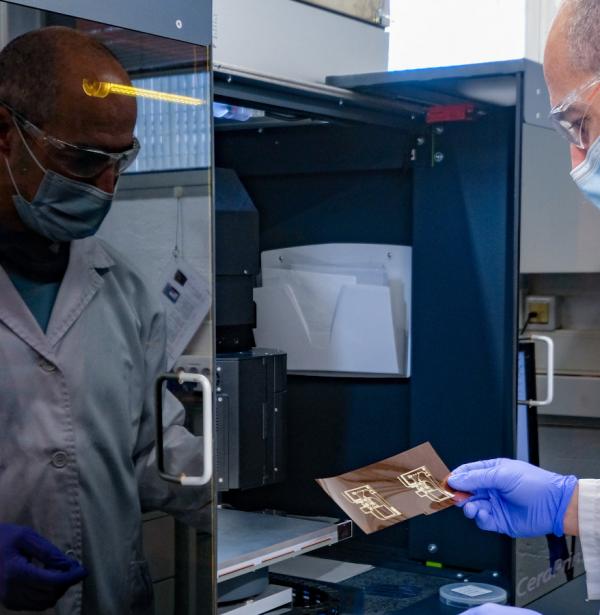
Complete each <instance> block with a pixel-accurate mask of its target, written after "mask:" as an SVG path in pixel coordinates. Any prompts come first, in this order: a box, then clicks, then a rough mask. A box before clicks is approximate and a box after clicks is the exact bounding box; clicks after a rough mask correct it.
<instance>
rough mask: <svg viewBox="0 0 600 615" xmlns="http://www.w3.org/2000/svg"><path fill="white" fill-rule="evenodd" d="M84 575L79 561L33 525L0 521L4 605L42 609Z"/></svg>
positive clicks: (0, 587) (0, 584)
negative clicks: (34, 529)
mask: <svg viewBox="0 0 600 615" xmlns="http://www.w3.org/2000/svg"><path fill="white" fill-rule="evenodd" d="M32 560H36V561H37V562H39V564H36V563H34V562H32ZM86 576H87V571H86V570H85V568H83V567H82V566H81V565H80V564H79V562H77V561H76V560H74V559H71V558H70V557H67V556H66V555H65V554H64V553H62V551H60V550H59V549H57V548H56V547H55V546H54V545H53V544H52V543H50V542H48V541H47V540H46V539H45V538H42V537H41V536H40V535H39V534H36V533H35V532H34V531H33V530H32V529H30V528H27V527H21V526H19V525H10V524H6V523H0V603H2V604H3V605H4V606H5V607H6V608H8V609H13V610H30V611H43V610H45V609H48V608H50V607H53V606H54V605H55V604H56V603H57V602H58V600H59V599H60V598H61V597H62V596H63V594H64V593H65V592H66V591H67V589H69V587H71V585H75V584H76V583H79V582H80V581H81V580H82V579H83V578H84V577H86Z"/></svg>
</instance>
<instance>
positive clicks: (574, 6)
mask: <svg viewBox="0 0 600 615" xmlns="http://www.w3.org/2000/svg"><path fill="white" fill-rule="evenodd" d="M544 72H545V77H546V82H547V84H548V90H549V93H550V99H551V104H552V111H551V118H552V120H553V122H554V125H555V127H556V129H557V130H558V131H559V132H560V133H561V134H562V135H563V136H564V137H565V138H566V139H567V140H568V142H569V144H570V148H571V159H572V167H573V169H572V172H571V176H572V178H573V180H574V181H575V183H576V184H577V185H578V187H579V188H580V189H581V191H582V192H583V194H584V195H585V196H586V198H587V199H588V200H589V201H590V202H591V203H593V204H594V205H596V207H598V208H600V2H598V0H566V1H565V2H564V3H563V5H562V6H561V9H560V10H559V13H558V15H557V17H556V19H555V22H554V24H553V27H552V30H551V32H550V35H549V38H548V43H547V45H546V53H545V58H544ZM571 206H573V205H571ZM599 215H600V214H599ZM599 240H600V238H599ZM449 484H450V485H451V486H452V487H453V488H455V489H458V490H461V491H469V492H471V493H473V494H474V497H473V498H471V499H470V500H468V501H467V502H466V503H463V504H461V505H462V506H463V510H464V512H465V515H466V516H467V517H469V518H470V519H474V520H475V522H476V523H477V525H478V526H479V527H480V528H481V529H483V530H488V531H495V532H501V533H504V534H508V535H509V536H513V537H530V536H542V535H546V534H555V535H557V536H562V535H563V534H568V535H572V536H577V535H578V536H579V537H580V539H581V547H582V551H583V559H584V564H585V569H586V573H587V591H588V597H589V599H591V600H600V480H577V478H576V477H574V476H561V475H558V474H553V473H551V472H546V471H545V470H542V469H540V468H536V467H533V466H531V465H529V464H526V463H523V462H520V461H513V460H508V459H492V460H488V461H478V462H475V463H470V464H465V465H463V466H461V467H459V468H457V469H456V470H455V471H454V472H453V473H452V476H451V477H450V479H449ZM582 600H583V596H582ZM577 612H578V610H577V605H571V609H570V610H569V615H570V613H577ZM467 613H468V614H469V615H502V614H504V613H506V615H517V614H519V613H521V614H523V615H524V614H526V613H528V614H532V613H533V611H530V610H526V609H513V608H510V607H502V606H498V605H484V606H481V607H478V608H475V609H471V610H470V611H467ZM565 615H566V614H565Z"/></svg>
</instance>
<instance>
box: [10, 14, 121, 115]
mask: <svg viewBox="0 0 600 615" xmlns="http://www.w3.org/2000/svg"><path fill="white" fill-rule="evenodd" d="M69 46H72V51H73V52H75V50H76V49H77V50H81V49H82V48H86V49H87V50H88V51H91V52H92V53H93V52H96V53H100V54H101V55H104V56H108V57H111V58H112V59H113V60H116V58H115V56H114V54H113V53H112V52H111V51H110V50H109V49H108V48H107V47H106V46H105V45H104V44H102V43H101V42H100V41H98V40H96V39H94V38H92V37H91V36H89V35H87V34H83V33H81V32H78V31H77V30H74V29H72V28H66V27H62V26H52V27H48V28H40V29H39V30H32V31H31V32H27V33H25V34H23V35H21V36H19V37H17V38H15V39H13V40H12V41H11V42H10V43H8V45H6V47H4V49H2V51H0V101H2V102H5V103H6V104H7V105H9V106H10V107H12V108H13V109H14V110H15V111H17V112H18V113H20V114H21V115H23V116H25V117H26V118H27V119H28V120H29V121H31V122H33V123H34V124H37V125H38V126H43V125H44V124H46V123H47V122H48V121H49V120H50V119H51V118H52V116H53V114H54V112H55V104H56V100H57V98H58V94H59V91H60V83H61V71H62V69H63V68H64V64H65V61H66V60H67V56H66V52H67V50H68V48H69Z"/></svg>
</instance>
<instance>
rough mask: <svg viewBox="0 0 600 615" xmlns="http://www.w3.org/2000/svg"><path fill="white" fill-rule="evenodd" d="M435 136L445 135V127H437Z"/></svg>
mask: <svg viewBox="0 0 600 615" xmlns="http://www.w3.org/2000/svg"><path fill="white" fill-rule="evenodd" d="M435 134H436V135H443V134H444V127H443V126H436V127H435Z"/></svg>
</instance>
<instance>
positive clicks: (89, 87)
mask: <svg viewBox="0 0 600 615" xmlns="http://www.w3.org/2000/svg"><path fill="white" fill-rule="evenodd" d="M83 91H84V92H85V93H86V94H87V95H88V96H93V97H94V98H106V97H107V96H108V95H109V94H121V95H122V96H133V97H138V96H140V97H143V98H152V99H153V100H164V101H166V102H172V103H179V104H182V105H202V104H204V102H205V101H204V100H202V99H201V98H193V97H191V96H180V95H179V94H168V93H167V92H157V91H156V90H146V89H144V88H136V87H134V86H131V85H123V84H121V83H109V82H108V81H90V80H88V79H84V80H83Z"/></svg>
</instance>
